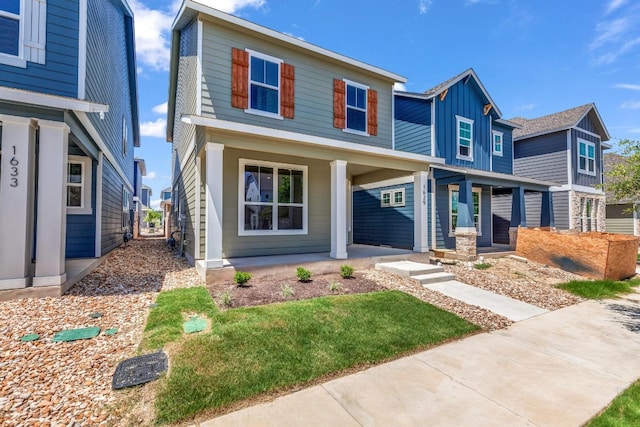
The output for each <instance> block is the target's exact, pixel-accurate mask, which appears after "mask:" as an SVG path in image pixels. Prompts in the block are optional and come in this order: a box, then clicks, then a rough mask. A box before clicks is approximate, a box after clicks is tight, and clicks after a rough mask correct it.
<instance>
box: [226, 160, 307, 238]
mask: <svg viewBox="0 0 640 427" xmlns="http://www.w3.org/2000/svg"><path fill="white" fill-rule="evenodd" d="M239 187H240V188H239V190H240V192H239V200H240V206H239V211H240V215H239V217H240V220H239V224H238V225H239V227H238V233H239V234H240V235H244V236H247V235H260V234H306V233H307V167H306V166H299V165H286V164H280V163H271V162H260V161H252V160H245V159H241V160H240V186H239Z"/></svg>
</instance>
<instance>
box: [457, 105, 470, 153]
mask: <svg viewBox="0 0 640 427" xmlns="http://www.w3.org/2000/svg"><path fill="white" fill-rule="evenodd" d="M456 128H457V132H456V135H457V144H456V146H457V153H456V158H457V159H461V160H473V120H469V119H467V118H464V117H460V116H456Z"/></svg>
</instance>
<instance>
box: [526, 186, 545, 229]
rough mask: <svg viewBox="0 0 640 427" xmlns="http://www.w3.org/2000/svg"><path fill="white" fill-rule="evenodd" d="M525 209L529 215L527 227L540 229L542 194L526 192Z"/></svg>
mask: <svg viewBox="0 0 640 427" xmlns="http://www.w3.org/2000/svg"><path fill="white" fill-rule="evenodd" d="M524 208H525V213H526V215H527V227H540V215H541V213H542V193H535V192H525V194H524Z"/></svg>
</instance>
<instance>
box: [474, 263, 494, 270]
mask: <svg viewBox="0 0 640 427" xmlns="http://www.w3.org/2000/svg"><path fill="white" fill-rule="evenodd" d="M473 266H474V267H475V269H476V270H486V269H487V268H490V267H491V264H489V263H486V262H481V263H478V264H473Z"/></svg>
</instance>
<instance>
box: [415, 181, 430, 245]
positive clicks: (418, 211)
mask: <svg viewBox="0 0 640 427" xmlns="http://www.w3.org/2000/svg"><path fill="white" fill-rule="evenodd" d="M428 182H429V174H428V173H427V172H423V171H421V172H416V173H414V174H413V251H414V252H429V233H428V231H429V227H428V221H429V217H428V212H427V206H428V205H427V197H428V192H427V189H428Z"/></svg>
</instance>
